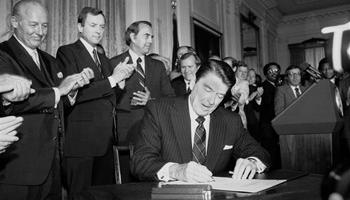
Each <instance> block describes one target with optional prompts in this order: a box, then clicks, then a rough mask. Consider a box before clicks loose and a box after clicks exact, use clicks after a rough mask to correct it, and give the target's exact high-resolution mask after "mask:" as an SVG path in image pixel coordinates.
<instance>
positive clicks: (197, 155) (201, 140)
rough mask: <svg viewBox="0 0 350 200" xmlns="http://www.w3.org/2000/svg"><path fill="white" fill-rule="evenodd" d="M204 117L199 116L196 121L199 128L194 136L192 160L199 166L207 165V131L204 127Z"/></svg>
mask: <svg viewBox="0 0 350 200" xmlns="http://www.w3.org/2000/svg"><path fill="white" fill-rule="evenodd" d="M204 120H205V119H204V117H202V116H199V117H198V118H197V119H196V121H197V122H198V126H197V128H196V132H195V135H194V141H193V147H192V160H193V161H196V162H197V163H199V164H203V163H205V160H206V151H205V137H206V136H205V135H206V134H205V129H204V126H203V122H204Z"/></svg>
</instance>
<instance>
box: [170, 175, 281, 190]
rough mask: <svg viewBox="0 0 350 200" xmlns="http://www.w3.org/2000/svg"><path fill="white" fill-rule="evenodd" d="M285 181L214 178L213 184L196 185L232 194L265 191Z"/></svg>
mask: <svg viewBox="0 0 350 200" xmlns="http://www.w3.org/2000/svg"><path fill="white" fill-rule="evenodd" d="M285 181H286V180H267V179H252V180H234V179H232V178H227V177H214V181H213V182H208V183H198V184H209V185H211V186H212V187H213V189H214V190H225V191H234V192H251V193H255V192H260V191H262V190H266V189H268V188H271V187H273V186H275V185H278V184H281V183H283V182H285ZM164 184H171V185H186V184H192V185H193V184H196V183H189V182H182V181H173V182H167V183H164Z"/></svg>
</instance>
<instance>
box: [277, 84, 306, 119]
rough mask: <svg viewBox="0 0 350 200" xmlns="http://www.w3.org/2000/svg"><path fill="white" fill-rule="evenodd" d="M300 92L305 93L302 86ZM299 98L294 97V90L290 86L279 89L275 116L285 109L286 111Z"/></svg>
mask: <svg viewBox="0 0 350 200" xmlns="http://www.w3.org/2000/svg"><path fill="white" fill-rule="evenodd" d="M299 87H300V90H301V91H300V92H301V93H303V92H304V91H305V87H304V86H302V85H300V86H299ZM296 99H297V98H296V97H295V95H294V92H293V89H292V88H291V87H290V85H288V84H285V85H282V86H280V87H278V88H277V91H276V95H275V114H276V115H278V114H279V113H281V112H282V111H283V110H284V109H286V108H287V107H288V106H289V105H290V104H291V103H292V102H293V101H295V100H296Z"/></svg>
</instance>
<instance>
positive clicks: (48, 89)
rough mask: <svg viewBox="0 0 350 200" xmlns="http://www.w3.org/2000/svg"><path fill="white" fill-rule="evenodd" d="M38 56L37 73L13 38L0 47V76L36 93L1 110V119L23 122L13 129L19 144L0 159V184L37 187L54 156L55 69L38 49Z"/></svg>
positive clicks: (15, 144) (13, 145)
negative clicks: (21, 81)
mask: <svg viewBox="0 0 350 200" xmlns="http://www.w3.org/2000/svg"><path fill="white" fill-rule="evenodd" d="M38 54H39V59H40V63H41V71H40V70H39V69H38V67H37V66H36V64H35V63H34V61H33V59H32V58H31V56H30V55H29V54H28V53H27V52H26V50H25V49H24V48H23V47H22V46H21V45H20V44H19V42H18V41H17V40H16V39H15V38H14V37H11V38H10V39H9V40H8V41H5V42H3V43H1V44H0V74H3V73H9V74H16V75H20V76H23V77H26V78H28V79H30V80H31V81H32V88H34V89H35V90H36V92H35V93H34V94H32V95H30V97H29V98H28V99H26V100H24V101H22V102H16V103H12V104H11V105H10V106H6V107H3V108H2V110H1V116H7V115H15V116H22V117H23V118H24V122H23V124H22V126H20V127H19V128H18V129H17V131H18V133H17V135H18V136H19V138H20V139H19V141H17V142H15V143H14V144H12V145H11V146H10V148H9V149H8V150H7V151H6V152H5V153H3V154H1V155H0V183H6V184H19V185H38V184H41V183H43V182H44V180H45V179H46V178H47V176H48V173H49V170H50V169H51V166H52V162H53V158H54V156H55V151H56V146H57V135H58V127H59V123H60V119H59V113H60V112H59V111H60V110H59V109H55V108H54V105H55V93H54V90H53V89H52V87H53V86H55V85H56V83H58V82H60V80H59V76H58V75H57V74H59V68H58V66H57V63H56V60H55V59H54V58H53V57H52V56H50V55H49V54H47V53H45V52H43V51H41V50H39V49H38ZM58 108H61V106H60V105H59V106H58Z"/></svg>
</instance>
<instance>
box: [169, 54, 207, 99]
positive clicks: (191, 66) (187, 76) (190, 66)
mask: <svg viewBox="0 0 350 200" xmlns="http://www.w3.org/2000/svg"><path fill="white" fill-rule="evenodd" d="M179 63H180V70H181V75H182V76H179V77H177V78H175V79H173V80H172V81H171V86H172V87H173V89H174V91H175V94H176V96H182V95H184V94H187V93H190V92H191V91H192V89H193V86H194V84H195V82H196V72H197V71H198V69H199V67H200V66H201V60H200V58H199V57H198V56H197V54H196V53H194V52H189V53H185V54H184V55H182V56H181V58H180V60H179Z"/></svg>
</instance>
